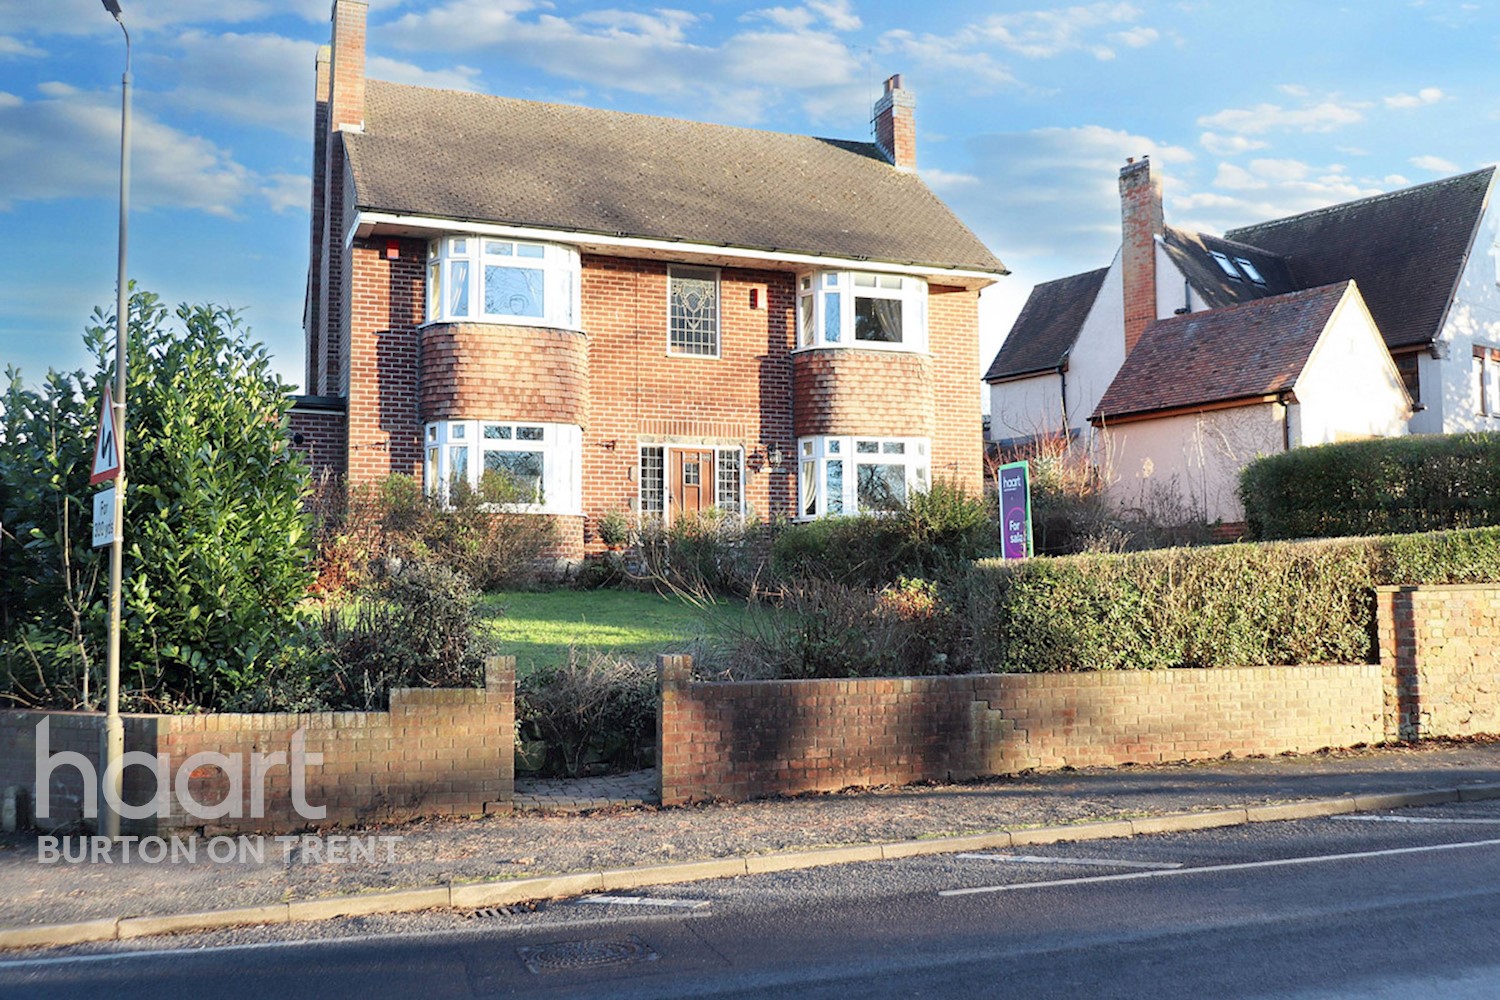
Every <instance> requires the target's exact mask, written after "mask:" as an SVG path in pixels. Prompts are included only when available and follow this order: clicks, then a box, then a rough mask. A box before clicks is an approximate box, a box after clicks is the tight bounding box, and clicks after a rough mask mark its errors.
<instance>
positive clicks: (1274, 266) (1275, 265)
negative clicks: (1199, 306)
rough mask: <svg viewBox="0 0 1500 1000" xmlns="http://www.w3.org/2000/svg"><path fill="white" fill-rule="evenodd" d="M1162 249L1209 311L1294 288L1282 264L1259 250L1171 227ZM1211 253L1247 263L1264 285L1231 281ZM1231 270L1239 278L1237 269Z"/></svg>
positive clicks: (1278, 258)
mask: <svg viewBox="0 0 1500 1000" xmlns="http://www.w3.org/2000/svg"><path fill="white" fill-rule="evenodd" d="M1162 246H1163V247H1164V248H1165V249H1166V251H1167V256H1168V257H1170V258H1171V260H1172V263H1174V264H1176V265H1177V268H1178V270H1180V271H1181V272H1182V274H1183V276H1184V277H1186V278H1187V280H1188V282H1189V283H1190V284H1191V285H1192V286H1193V290H1194V291H1195V292H1197V293H1198V295H1199V297H1201V298H1202V299H1203V301H1204V302H1205V303H1207V305H1208V307H1209V308H1210V309H1217V308H1219V307H1220V306H1227V305H1233V304H1234V303H1236V302H1249V301H1251V300H1253V299H1263V298H1267V297H1268V296H1272V295H1281V294H1283V293H1285V292H1290V291H1293V290H1295V289H1296V288H1297V287H1298V286H1297V285H1296V284H1295V283H1294V282H1293V281H1292V275H1291V271H1290V270H1289V269H1288V268H1287V264H1286V261H1285V260H1284V259H1283V258H1281V257H1278V256H1277V255H1276V254H1271V253H1267V252H1266V251H1264V250H1262V249H1260V248H1259V247H1252V246H1249V245H1247V244H1244V243H1237V242H1235V241H1234V240H1226V239H1224V238H1223V237H1220V236H1210V235H1208V234H1207V233H1190V232H1188V231H1187V230H1184V229H1174V228H1172V227H1171V226H1168V227H1167V231H1166V235H1165V236H1164V237H1163V238H1162ZM1214 252H1218V253H1221V254H1223V255H1224V256H1226V257H1228V258H1229V259H1230V261H1234V260H1235V259H1236V258H1239V259H1243V260H1248V261H1249V262H1250V263H1251V264H1252V265H1254V267H1255V270H1256V272H1257V273H1258V274H1259V275H1260V276H1261V277H1262V278H1264V279H1265V282H1264V284H1260V283H1257V282H1255V281H1252V280H1251V279H1250V276H1249V275H1244V276H1243V277H1242V278H1231V277H1230V276H1229V275H1228V274H1227V273H1226V272H1225V271H1224V269H1223V268H1221V267H1220V266H1219V264H1218V263H1217V262H1216V261H1215V260H1214V258H1213V253H1214ZM1235 269H1236V270H1237V271H1240V272H1241V273H1242V274H1243V271H1242V270H1241V269H1240V268H1239V266H1238V265H1236V268H1235Z"/></svg>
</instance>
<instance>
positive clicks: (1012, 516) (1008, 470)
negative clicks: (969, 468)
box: [997, 462, 1031, 559]
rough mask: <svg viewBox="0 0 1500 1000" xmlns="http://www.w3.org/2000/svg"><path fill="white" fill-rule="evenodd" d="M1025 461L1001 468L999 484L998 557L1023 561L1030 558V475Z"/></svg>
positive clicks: (998, 474) (998, 476)
mask: <svg viewBox="0 0 1500 1000" xmlns="http://www.w3.org/2000/svg"><path fill="white" fill-rule="evenodd" d="M1029 471H1030V470H1029V467H1028V466H1027V464H1026V463H1025V462H1011V463H1010V464H1009V465H1002V466H1000V469H999V471H998V473H997V478H998V479H999V481H1000V555H1001V556H1002V557H1003V558H1006V559H1025V558H1026V557H1027V556H1029V555H1031V476H1030V475H1029Z"/></svg>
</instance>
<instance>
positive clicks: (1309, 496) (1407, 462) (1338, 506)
mask: <svg viewBox="0 0 1500 1000" xmlns="http://www.w3.org/2000/svg"><path fill="white" fill-rule="evenodd" d="M1240 496H1241V498H1242V499H1243V500H1244V503H1245V518H1246V520H1247V521H1248V522H1249V525H1250V531H1251V534H1252V535H1253V536H1254V537H1256V538H1265V539H1273V538H1329V537H1335V536H1344V535H1376V534H1381V535H1383V534H1399V533H1406V532H1418V531H1437V530H1442V529H1446V528H1470V527H1478V526H1481V525H1489V524H1500V434H1493V433H1492V434H1443V435H1422V436H1413V437H1404V438H1381V439H1376V440H1372V441H1353V442H1348V443H1345V444H1329V445H1320V446H1318V447H1315V448H1297V449H1294V450H1292V451H1288V452H1284V453H1282V454H1279V455H1270V456H1267V457H1265V458H1261V459H1257V460H1256V461H1254V462H1252V463H1250V465H1248V466H1246V468H1245V470H1244V471H1243V472H1242V473H1241V474H1240Z"/></svg>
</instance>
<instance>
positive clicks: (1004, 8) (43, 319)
mask: <svg viewBox="0 0 1500 1000" xmlns="http://www.w3.org/2000/svg"><path fill="white" fill-rule="evenodd" d="M121 2H122V4H123V6H124V8H125V17H126V22H127V24H128V25H130V27H131V34H132V38H133V40H134V43H135V47H134V52H135V65H134V77H135V102H134V111H135V155H134V159H133V167H132V169H133V174H134V183H133V188H132V199H133V212H132V217H131V247H130V264H131V266H130V274H131V277H132V278H133V279H134V280H136V281H137V282H138V283H139V284H140V285H141V286H142V287H144V288H147V289H150V290H152V291H155V292H158V293H159V294H160V295H162V297H163V298H165V299H166V300H168V301H169V302H173V303H175V302H179V301H183V300H191V301H194V302H203V301H211V302H216V303H221V304H227V305H232V306H236V307H239V308H240V309H241V310H242V311H243V313H244V316H245V318H246V321H247V322H248V324H249V325H250V326H251V327H252V328H253V330H254V332H255V334H256V335H257V336H258V337H259V338H260V339H262V340H264V341H265V342H266V343H267V344H268V345H269V346H270V348H271V351H272V353H273V355H274V357H275V358H276V362H277V367H278V369H279V370H280V371H281V372H282V374H283V375H284V376H285V377H286V378H288V380H290V381H293V382H296V381H298V380H299V379H300V374H301V371H302V365H303V361H302V333H301V314H302V292H303V282H304V279H305V273H306V266H307V238H308V236H307V233H308V221H307V204H308V191H309V187H310V180H309V170H310V150H311V144H312V139H311V130H312V103H311V94H312V66H313V58H314V52H315V50H316V47H317V46H318V45H319V44H321V43H324V42H326V41H327V35H328V27H327V20H328V13H329V6H330V5H329V2H328V0H234V2H228V3H218V2H205V0H121ZM671 2H672V0H654V2H648V3H635V2H627V0H617V2H613V3H608V2H606V3H564V2H556V3H541V2H532V0H405V2H401V0H371V4H370V33H369V55H370V59H369V65H368V71H369V75H370V76H372V77H379V78H382V79H387V80H397V81H401V82H408V83H420V84H425V85H431V86H440V87H454V88H460V89H466V90H477V91H483V92H486V93H493V94H504V95H508V96H515V97H524V98H533V99H537V100H547V101H561V102H569V103H578V104H587V105H592V106H598V107H606V108H615V109H619V110H625V111H637V112H644V113H649V114H662V115H671V116H675V117H683V118H692V119H698V120H703V121H714V122H724V123H728V124H735V125H748V126H753V127H758V128H767V129H773V130H777V131H787V132H809V133H814V134H818V135H828V136H836V137H844V138H865V137H868V135H869V132H870V129H869V108H870V104H871V102H872V100H873V98H874V96H875V94H876V93H878V90H879V87H880V81H881V80H883V79H884V78H885V77H886V76H888V75H889V74H891V73H893V72H900V73H902V74H903V76H904V80H905V84H906V87H907V88H908V89H909V90H911V91H913V92H914V93H915V94H916V97H917V112H916V115H917V130H918V163H919V168H920V169H921V171H922V173H923V175H924V177H925V178H926V179H927V181H928V183H929V184H931V185H932V187H933V188H934V189H935V190H937V191H938V193H939V194H940V195H942V196H943V197H944V198H945V199H946V200H947V201H948V202H949V204H950V205H952V206H953V207H954V209H955V210H956V211H957V212H958V214H959V215H960V217H962V218H963V219H964V220H965V221H966V222H968V224H969V225H970V226H971V227H972V228H973V229H974V230H975V231H976V232H978V233H979V235H980V236H981V237H982V238H983V239H984V240H985V242H986V243H988V244H989V246H990V247H991V248H992V249H993V250H994V251H995V252H996V253H997V254H998V255H999V256H1000V258H1001V259H1002V260H1004V261H1005V263H1006V264H1007V265H1008V266H1009V268H1010V269H1011V271H1012V272H1013V274H1012V275H1011V276H1010V277H1008V278H1006V279H1004V280H1003V281H1002V283H1001V285H1000V286H997V288H996V289H993V290H991V292H990V293H989V294H987V295H986V304H985V308H984V332H983V340H984V344H983V353H984V354H985V355H986V356H985V357H984V358H982V359H976V372H977V369H978V368H979V367H980V366H982V365H983V364H984V363H986V362H987V361H988V360H989V355H991V354H993V352H994V350H995V349H996V348H997V347H998V344H999V340H1000V338H1001V336H1002V335H1003V333H1004V332H1005V330H1006V329H1007V328H1008V326H1009V323H1010V320H1011V319H1012V318H1013V317H1014V315H1015V313H1016V312H1017V311H1018V310H1019V309H1020V306H1021V303H1022V302H1023V301H1024V299H1025V296H1026V294H1027V292H1028V291H1029V289H1030V287H1031V286H1032V285H1033V284H1035V283H1036V282H1039V281H1046V280H1049V279H1051V278H1055V277H1060V276H1062V275H1065V274H1071V273H1074V272H1077V271H1081V270H1086V269H1089V268H1093V267H1100V266H1103V265H1104V264H1106V263H1108V261H1109V258H1110V255H1111V254H1112V253H1113V250H1114V247H1115V245H1116V244H1117V243H1118V240H1119V209H1118V201H1117V195H1116V189H1115V178H1116V176H1117V172H1118V169H1119V167H1120V165H1121V164H1122V163H1123V162H1124V160H1125V157H1127V156H1139V155H1141V154H1147V153H1149V154H1151V156H1152V159H1153V163H1155V164H1157V165H1158V167H1159V169H1160V170H1161V171H1162V172H1164V173H1165V176H1166V212H1167V219H1168V221H1169V222H1170V223H1172V224H1174V225H1179V226H1184V227H1188V228H1197V229H1203V230H1207V231H1213V232H1218V231H1222V230H1223V229H1226V228H1229V227H1231V226H1235V225H1238V224H1242V223H1245V222H1250V221H1254V220H1258V219H1265V218H1272V217H1275V216H1279V215H1285V214H1290V213H1293V212H1298V211H1304V210H1307V209H1311V208H1315V207H1318V206H1321V205H1325V204H1331V203H1334V202H1339V201H1345V200H1348V199H1350V198H1356V197H1362V196H1365V195H1369V194H1374V193H1377V192H1380V191H1387V190H1393V189H1396V188H1400V187H1405V186H1407V185H1409V184H1416V183H1421V182H1423V181H1428V180H1434V179H1436V178H1438V177H1443V176H1447V175H1450V174H1453V173H1458V172H1461V171H1466V170H1470V169H1474V168H1476V167H1479V166H1482V165H1485V164H1488V163H1492V162H1495V161H1496V160H1500V138H1497V136H1500V86H1497V82H1500V76H1497V73H1496V71H1495V66H1496V65H1500V9H1497V7H1500V5H1493V4H1482V3H1473V2H1449V0H1427V2H1410V3H1387V2H1379V0H1376V2H1364V3H1361V4H1358V5H1351V6H1338V5H1335V4H1323V3H1301V2H1297V3H1292V2H1279V0H1258V2H1254V3H1246V2H1244V0H1239V2H1234V3H1227V2H1226V3H1221V2H1213V3H1207V2H1201V3H1195V2H1184V3H1173V4H1159V3H1115V2H1104V3H1083V4H1075V5H1070V6H1064V5H1055V6H1049V5H1045V4H1040V3H971V2H961V0H960V2H945V3H941V4H911V3H891V2H876V0H808V2H804V3H794V2H790V0H788V2H785V3H784V4H783V5H779V6H773V5H768V4H765V3H753V2H751V3H744V2H729V0H722V2H713V0H710V2H705V3H694V4H682V5H679V6H676V7H673V6H671ZM123 58H124V44H123V39H122V36H121V34H120V30H119V28H118V27H117V26H116V25H115V23H114V21H113V20H112V19H111V18H110V17H109V16H108V15H107V14H106V13H105V11H104V9H103V7H102V6H101V5H100V3H99V2H98V0H45V2H38V0H0V235H3V238H0V366H3V365H4V364H7V363H15V364H19V365H20V366H21V367H22V368H23V370H24V371H25V372H26V374H27V376H28V379H29V380H32V381H34V380H36V379H37V378H39V377H40V376H41V375H42V373H43V372H44V371H45V369H46V368H48V367H59V368H71V367H75V366H77V365H80V364H82V363H83V361H84V357H83V352H82V348H81V340H80V337H79V333H80V331H81V330H82V328H83V326H84V325H85V323H86V321H87V319H88V317H89V314H90V313H91V311H92V309H93V307H94V306H96V305H107V304H110V303H112V302H113V300H114V290H113V289H114V277H115V248H116V238H117V230H116V217H117V215H116V213H117V210H118V209H117V200H116V199H117V194H118V187H117V186H118V173H117V170H118V157H119V89H120V71H121V69H122V68H123Z"/></svg>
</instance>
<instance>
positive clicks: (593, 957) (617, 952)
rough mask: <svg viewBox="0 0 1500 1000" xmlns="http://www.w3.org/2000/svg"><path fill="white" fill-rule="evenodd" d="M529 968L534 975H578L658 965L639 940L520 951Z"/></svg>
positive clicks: (593, 941)
mask: <svg viewBox="0 0 1500 1000" xmlns="http://www.w3.org/2000/svg"><path fill="white" fill-rule="evenodd" d="M516 953H517V954H518V955H520V956H521V961H522V962H524V963H525V964H526V968H527V969H529V970H531V971H532V972H534V973H538V974H540V973H543V972H577V971H580V970H586V969H603V968H608V967H610V966H614V965H635V964H636V963H638V962H654V961H656V959H657V954H656V952H654V951H652V950H651V947H650V946H649V945H647V944H646V942H644V941H642V940H641V939H640V938H638V937H633V936H632V937H628V938H611V939H598V938H594V939H590V940H585V941H556V942H553V943H552V944H542V945H537V946H536V947H534V948H529V947H528V948H517V949H516Z"/></svg>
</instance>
